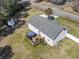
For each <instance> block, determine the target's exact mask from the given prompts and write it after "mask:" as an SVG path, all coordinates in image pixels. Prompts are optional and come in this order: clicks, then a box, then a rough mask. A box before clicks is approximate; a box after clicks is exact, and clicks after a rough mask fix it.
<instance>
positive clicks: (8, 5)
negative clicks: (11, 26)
mask: <svg viewBox="0 0 79 59" xmlns="http://www.w3.org/2000/svg"><path fill="white" fill-rule="evenodd" d="M18 1H19V0H0V18H4V19H6V18H9V17H10V16H13V15H14V13H15V12H16V10H17V7H16V3H17V2H18Z"/></svg>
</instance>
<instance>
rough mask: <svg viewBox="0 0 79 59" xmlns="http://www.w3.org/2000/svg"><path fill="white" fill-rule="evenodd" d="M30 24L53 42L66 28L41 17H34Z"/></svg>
mask: <svg viewBox="0 0 79 59" xmlns="http://www.w3.org/2000/svg"><path fill="white" fill-rule="evenodd" d="M29 23H30V24H31V25H33V26H34V27H36V28H37V29H38V30H39V31H41V32H43V33H44V34H45V35H47V36H48V37H50V38H52V39H53V40H54V39H55V38H56V37H57V36H58V35H59V33H60V32H61V31H62V30H63V29H65V28H64V27H62V26H60V25H59V24H58V23H57V22H56V21H55V20H52V21H51V20H48V19H45V18H43V17H41V16H33V17H32V18H31V20H30V21H29Z"/></svg>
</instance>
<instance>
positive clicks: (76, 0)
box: [73, 0, 79, 12]
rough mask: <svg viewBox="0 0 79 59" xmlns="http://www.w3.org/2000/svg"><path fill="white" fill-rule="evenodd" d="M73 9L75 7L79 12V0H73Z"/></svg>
mask: <svg viewBox="0 0 79 59" xmlns="http://www.w3.org/2000/svg"><path fill="white" fill-rule="evenodd" d="M73 9H74V10H75V11H76V12H79V0H74V1H73Z"/></svg>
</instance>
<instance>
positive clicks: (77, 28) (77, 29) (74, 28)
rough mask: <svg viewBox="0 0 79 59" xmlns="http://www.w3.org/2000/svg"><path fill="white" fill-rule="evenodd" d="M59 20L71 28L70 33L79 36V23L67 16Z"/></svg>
mask: <svg viewBox="0 0 79 59" xmlns="http://www.w3.org/2000/svg"><path fill="white" fill-rule="evenodd" d="M58 22H59V23H60V24H61V25H63V26H66V27H67V28H68V29H69V33H71V34H72V35H74V36H76V37H78V38H79V23H76V22H74V21H71V20H69V19H65V18H58Z"/></svg>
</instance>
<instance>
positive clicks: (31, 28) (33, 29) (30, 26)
mask: <svg viewBox="0 0 79 59" xmlns="http://www.w3.org/2000/svg"><path fill="white" fill-rule="evenodd" d="M28 27H29V29H30V30H32V31H33V32H35V33H36V34H39V30H38V29H36V28H35V27H34V26H32V25H31V24H30V23H28Z"/></svg>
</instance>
